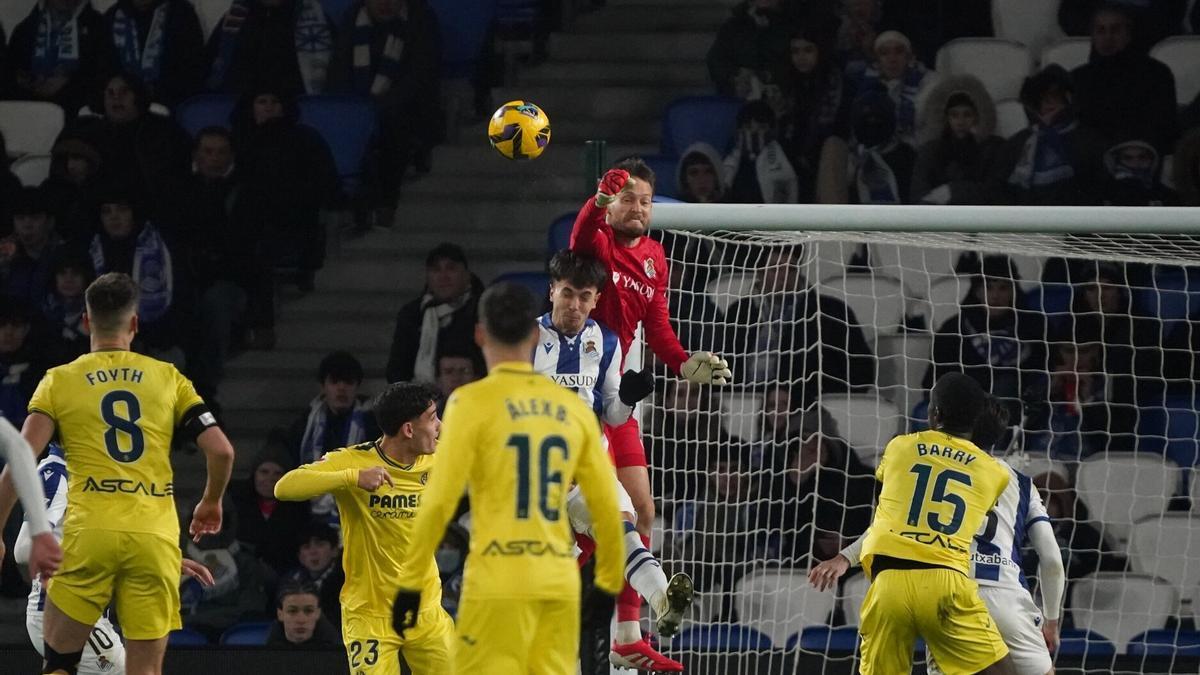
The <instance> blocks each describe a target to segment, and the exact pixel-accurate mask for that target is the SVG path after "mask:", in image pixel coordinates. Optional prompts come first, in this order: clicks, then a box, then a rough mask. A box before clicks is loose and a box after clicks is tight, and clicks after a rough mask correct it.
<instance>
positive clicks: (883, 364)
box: [875, 333, 933, 413]
mask: <svg viewBox="0 0 1200 675" xmlns="http://www.w3.org/2000/svg"><path fill="white" fill-rule="evenodd" d="M875 342H876V347H877V351H876V352H875V354H876V357H877V362H876V363H877V365H876V385H875V386H876V388H878V389H879V393H880V394H881V395H882V396H883V397H884V398H886V399H887V400H889V401H891V402H892V403H895V404H896V406H897V407H898V408H900V410H901V411H903V412H906V413H907V412H908V411H911V410H912V409H913V406H915V405H916V404H917V403H918V402H919V401H920V400H921V399H922V398H924V396H925V390H924V388H923V387H922V386H921V385H922V383H923V382H924V379H925V372H926V371H927V370H929V364H930V363H932V362H933V335H932V334H931V333H899V334H896V335H880V336H879V337H878V338H877V339H876V341H875Z"/></svg>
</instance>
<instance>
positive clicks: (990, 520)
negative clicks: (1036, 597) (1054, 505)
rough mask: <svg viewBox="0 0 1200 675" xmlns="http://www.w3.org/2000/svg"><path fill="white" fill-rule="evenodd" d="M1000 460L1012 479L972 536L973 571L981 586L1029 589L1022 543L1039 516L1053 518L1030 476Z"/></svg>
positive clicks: (1040, 518)
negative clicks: (1022, 558) (1023, 563)
mask: <svg viewBox="0 0 1200 675" xmlns="http://www.w3.org/2000/svg"><path fill="white" fill-rule="evenodd" d="M1000 461H1001V463H1002V464H1004V466H1005V467H1007V468H1008V470H1009V472H1010V473H1011V474H1012V475H1011V480H1009V481H1008V487H1007V488H1005V490H1004V492H1003V493H1001V494H1000V499H998V500H996V506H994V507H993V508H992V510H991V511H989V512H988V515H987V520H985V521H984V522H983V526H982V528H980V531H979V533H978V534H976V535H975V538H974V539H972V540H971V573H972V576H974V577H975V581H976V582H978V583H979V585H980V586H1004V587H1007V588H1024V589H1028V588H1029V585H1028V584H1027V583H1026V581H1025V575H1024V574H1023V573H1022V572H1021V546H1022V544H1024V543H1025V538H1026V533H1027V532H1028V530H1029V526H1031V525H1033V524H1034V523H1036V522H1037V521H1039V520H1044V521H1046V522H1050V517H1049V516H1048V515H1046V507H1045V506H1044V505H1043V504H1042V496H1041V494H1039V493H1038V491H1037V488H1035V487H1034V486H1033V481H1032V480H1030V478H1029V476H1026V475H1025V474H1023V473H1021V472H1020V471H1017V470H1016V469H1014V468H1012V467H1011V466H1009V465H1008V463H1007V462H1005V461H1004V460H1000Z"/></svg>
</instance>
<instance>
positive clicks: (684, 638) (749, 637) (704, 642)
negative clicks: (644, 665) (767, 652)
mask: <svg viewBox="0 0 1200 675" xmlns="http://www.w3.org/2000/svg"><path fill="white" fill-rule="evenodd" d="M671 648H672V649H675V650H680V651H696V652H748V651H755V650H761V649H770V648H771V640H770V638H768V637H767V636H766V635H763V634H762V633H760V632H758V631H756V630H754V629H753V628H750V627H749V626H742V625H738V624H735V623H710V624H708V625H703V626H692V627H690V628H685V629H684V630H683V631H682V632H681V633H680V634H679V636H678V637H676V638H675V639H673V640H672V641H671Z"/></svg>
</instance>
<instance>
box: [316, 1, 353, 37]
mask: <svg viewBox="0 0 1200 675" xmlns="http://www.w3.org/2000/svg"><path fill="white" fill-rule="evenodd" d="M353 4H354V0H321V8H322V9H324V10H325V15H326V16H328V17H329V20H330V21H332V22H333V25H334V26H335V27H336V28H338V29H339V30H341V29H342V27H343V26H344V27H346V29H347V30H349V29H351V28H353V27H354V17H350V16H347V14H348V13H349V12H350V7H351V6H352V5H353Z"/></svg>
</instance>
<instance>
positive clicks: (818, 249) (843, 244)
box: [800, 241, 866, 284]
mask: <svg viewBox="0 0 1200 675" xmlns="http://www.w3.org/2000/svg"><path fill="white" fill-rule="evenodd" d="M865 246H866V244H860V243H858V242H855V241H813V242H808V243H806V244H804V257H803V260H802V261H801V263H800V264H801V266H802V267H803V268H804V278H805V279H808V281H809V282H810V283H813V284H819V283H825V281H826V280H829V279H839V278H841V277H842V276H844V275H845V274H846V272H847V271H849V266H850V261H851V260H852V259H853V258H854V257H855V256H856V255H858V254H860V253H862V251H863V247H865Z"/></svg>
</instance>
